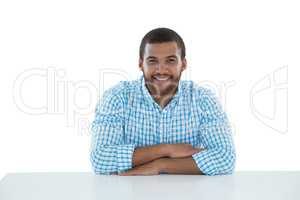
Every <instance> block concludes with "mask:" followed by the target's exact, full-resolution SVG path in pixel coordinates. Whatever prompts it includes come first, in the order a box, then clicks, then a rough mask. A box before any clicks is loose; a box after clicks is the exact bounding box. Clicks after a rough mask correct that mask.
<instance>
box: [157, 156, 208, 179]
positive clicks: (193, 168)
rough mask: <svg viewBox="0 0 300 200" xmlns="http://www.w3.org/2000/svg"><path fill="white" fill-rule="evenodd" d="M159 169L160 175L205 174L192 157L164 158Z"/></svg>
mask: <svg viewBox="0 0 300 200" xmlns="http://www.w3.org/2000/svg"><path fill="white" fill-rule="evenodd" d="M158 167H159V172H160V173H167V174H199V175H202V174H203V173H202V172H201V171H200V170H199V168H198V166H197V164H196V162H195V161H194V159H193V158H192V157H191V156H190V157H187V158H163V159H160V161H159V164H158Z"/></svg>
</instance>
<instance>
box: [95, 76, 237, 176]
mask: <svg viewBox="0 0 300 200" xmlns="http://www.w3.org/2000/svg"><path fill="white" fill-rule="evenodd" d="M91 134H92V145H91V153H90V160H91V163H92V166H93V170H94V172H95V173H97V174H111V173H116V172H118V173H120V172H123V171H126V170H128V169H131V168H132V167H133V166H132V157H133V152H134V149H135V148H136V147H145V146H149V145H156V144H162V143H164V144H176V143H188V144H191V145H192V146H194V147H202V148H204V150H203V151H201V152H199V153H196V154H194V155H192V158H193V159H194V161H195V162H196V164H197V166H198V168H199V169H200V170H201V171H202V172H203V173H204V174H205V175H222V174H231V173H233V171H234V166H235V158H236V156H235V148H234V143H233V139H232V134H231V129H230V126H229V123H228V119H227V116H226V114H225V112H224V111H223V110H222V107H221V105H220V103H219V101H218V100H217V99H216V96H215V95H214V94H213V93H212V92H211V91H210V90H208V89H204V88H202V87H199V86H197V85H196V84H195V83H193V82H192V81H180V82H179V85H178V90H177V93H176V94H175V96H174V97H173V98H172V99H171V101H170V102H169V103H168V104H167V106H166V107H165V108H163V109H162V108H161V107H160V106H159V105H158V104H157V103H156V102H155V101H154V100H153V98H152V97H151V95H150V93H149V92H148V90H147V88H146V86H145V81H144V78H143V77H141V78H140V79H138V80H135V81H131V82H129V81H124V82H120V83H119V84H118V85H116V86H114V87H112V88H110V89H109V90H107V91H105V93H104V95H103V98H102V99H101V101H100V102H99V103H98V104H97V106H96V110H95V119H94V121H93V123H92V127H91Z"/></svg>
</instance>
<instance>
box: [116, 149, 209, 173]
mask: <svg viewBox="0 0 300 200" xmlns="http://www.w3.org/2000/svg"><path fill="white" fill-rule="evenodd" d="M164 146H165V147H164V149H165V151H166V152H167V155H168V157H166V158H159V159H156V160H153V161H151V162H148V163H146V164H142V165H139V166H136V167H134V168H133V169H130V170H128V171H126V172H124V173H121V174H119V175H122V176H132V175H158V174H160V173H170V174H202V172H201V171H200V170H199V168H198V167H197V164H196V163H195V161H194V160H193V158H192V157H191V155H193V154H195V153H198V152H200V151H203V149H198V148H193V147H192V146H191V145H188V144H168V145H164Z"/></svg>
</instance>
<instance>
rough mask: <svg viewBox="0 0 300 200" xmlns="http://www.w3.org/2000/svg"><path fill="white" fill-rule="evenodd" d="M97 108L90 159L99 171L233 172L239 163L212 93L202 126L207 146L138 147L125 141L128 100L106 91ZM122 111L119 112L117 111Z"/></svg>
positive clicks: (206, 105)
mask: <svg viewBox="0 0 300 200" xmlns="http://www.w3.org/2000/svg"><path fill="white" fill-rule="evenodd" d="M103 99H104V100H103V101H102V102H101V104H99V105H97V107H96V116H95V120H94V122H93V124H92V148H91V154H90V160H91V163H92V167H93V170H94V172H95V173H96V174H119V175H154V174H159V173H170V174H205V175H223V174H231V173H233V171H234V166H235V149H234V145H233V140H232V136H231V131H230V127H229V124H228V121H227V119H226V117H224V115H223V112H221V111H220V112H219V110H220V108H219V107H218V106H217V103H216V100H215V99H214V98H212V97H211V96H210V95H207V99H202V102H203V105H200V107H201V106H202V107H203V110H205V108H207V107H208V108H209V109H210V110H213V111H214V112H206V113H205V115H206V116H205V117H206V118H205V120H206V123H204V124H203V125H201V126H200V128H199V131H200V134H199V139H200V140H201V144H202V146H203V149H197V148H193V147H192V146H191V145H189V144H158V145H153V146H146V147H137V146H136V145H135V144H132V143H125V140H124V134H123V133H124V129H123V127H124V126H123V124H124V120H123V119H124V117H123V116H122V113H123V112H122V111H123V110H124V105H123V103H124V102H125V101H124V99H121V98H120V96H117V95H113V93H106V94H105V95H104V98H103ZM116 111H118V112H116Z"/></svg>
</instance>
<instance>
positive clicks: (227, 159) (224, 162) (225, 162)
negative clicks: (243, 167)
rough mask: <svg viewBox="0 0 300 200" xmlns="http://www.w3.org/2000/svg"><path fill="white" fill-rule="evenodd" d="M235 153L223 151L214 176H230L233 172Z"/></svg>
mask: <svg viewBox="0 0 300 200" xmlns="http://www.w3.org/2000/svg"><path fill="white" fill-rule="evenodd" d="M235 163H236V153H235V151H234V150H229V151H225V152H224V154H223V155H222V159H221V160H220V163H219V166H218V170H217V174H216V175H232V174H233V173H234V170H235Z"/></svg>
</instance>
